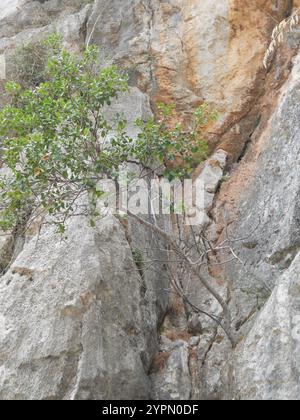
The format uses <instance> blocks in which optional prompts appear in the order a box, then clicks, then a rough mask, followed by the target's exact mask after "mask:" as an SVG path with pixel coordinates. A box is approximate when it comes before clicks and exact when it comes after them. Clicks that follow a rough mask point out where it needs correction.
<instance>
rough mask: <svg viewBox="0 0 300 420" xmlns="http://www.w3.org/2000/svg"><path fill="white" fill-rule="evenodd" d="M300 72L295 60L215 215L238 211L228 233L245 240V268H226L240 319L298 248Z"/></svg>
mask: <svg viewBox="0 0 300 420" xmlns="http://www.w3.org/2000/svg"><path fill="white" fill-rule="evenodd" d="M299 74H300V61H299V56H298V57H297V58H296V59H295V65H294V69H293V72H292V75H291V77H290V79H289V81H288V82H287V83H286V84H285V86H284V87H283V89H282V94H281V96H280V97H279V100H278V107H277V109H276V111H275V112H274V115H273V117H272V118H271V120H270V121H269V124H268V126H267V127H266V129H265V131H264V132H263V134H262V135H261V136H259V137H258V138H255V137H254V140H253V145H252V147H251V149H250V150H249V153H248V155H247V157H246V158H245V160H244V162H242V164H241V165H240V166H239V169H238V170H237V171H235V172H234V173H233V175H232V177H231V179H230V180H229V181H228V182H227V183H225V185H224V187H223V189H222V191H221V194H220V197H219V201H218V207H217V208H216V211H215V213H216V217H220V218H221V220H222V221H223V218H222V216H224V209H225V210H226V211H225V213H226V214H227V216H228V218H229V221H231V220H233V219H234V218H235V217H236V213H238V217H239V221H238V222H235V223H233V224H232V226H231V228H230V231H231V233H232V235H233V236H234V237H236V238H239V237H240V238H241V237H242V238H246V239H245V240H244V241H243V243H242V244H237V249H238V252H239V255H240V257H241V259H242V260H243V261H245V265H244V266H242V265H241V264H233V265H232V266H230V267H228V270H227V277H228V280H230V281H231V283H232V287H233V293H234V298H235V300H236V301H238V304H237V310H238V316H239V317H240V320H242V318H243V317H246V316H247V315H248V314H249V312H251V310H252V309H253V307H257V305H258V307H260V306H261V305H262V304H263V303H264V302H265V300H266V299H267V298H268V296H269V295H270V293H271V291H272V289H273V288H274V286H275V285H276V282H277V279H278V278H279V276H280V275H281V273H282V271H283V270H285V269H287V268H288V267H289V266H290V264H291V262H292V261H293V259H294V257H295V255H296V254H297V252H298V250H299V246H300V203H299V190H300V179H299V170H298V169H299V165H300V142H299V140H300V137H299V133H300V106H299V99H300V96H299V86H300V85H299ZM251 233H252V234H251Z"/></svg>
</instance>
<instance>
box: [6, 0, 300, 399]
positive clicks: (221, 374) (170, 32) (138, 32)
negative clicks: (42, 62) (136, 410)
mask: <svg viewBox="0 0 300 420" xmlns="http://www.w3.org/2000/svg"><path fill="white" fill-rule="evenodd" d="M295 4H296V3H295ZM297 5H299V1H298V2H297ZM17 6H19V7H18V8H17ZM291 6H292V2H291V1H290V0H279V1H278V0H271V1H269V2H266V1H265V0H258V1H256V2H253V0H203V1H202V0H201V1H199V0H166V1H159V0H122V1H121V0H96V1H91V4H90V5H88V4H87V1H85V0H61V1H57V0H48V1H30V0H29V1H26V2H25V1H24V2H22V1H11V0H10V1H4V0H2V1H1V5H0V54H1V57H2V56H3V55H4V56H5V57H6V59H7V64H8V66H7V72H8V73H7V76H8V77H9V72H10V67H9V59H10V56H11V53H12V52H13V51H14V50H15V48H16V47H18V46H20V45H22V44H24V43H26V42H28V41H33V42H36V41H39V40H40V39H42V38H44V37H46V36H47V34H49V33H51V32H53V30H58V31H60V32H62V33H63V35H64V40H65V43H66V45H67V46H68V48H70V49H72V50H74V51H80V48H81V47H82V45H83V44H84V43H87V42H89V43H96V44H97V45H99V46H100V47H101V48H102V53H101V57H102V60H103V62H104V63H108V62H116V63H118V64H120V65H122V66H124V67H126V69H127V71H128V73H129V80H130V84H131V85H132V89H131V91H130V93H129V94H128V95H125V96H124V97H123V98H121V101H120V102H119V104H116V105H115V107H116V108H117V109H118V110H125V111H126V113H127V116H128V118H129V120H130V132H131V133H132V134H133V135H134V134H136V131H135V129H134V127H133V125H132V120H133V117H135V116H142V117H144V118H146V117H147V116H149V115H151V108H152V110H153V111H155V101H157V100H165V101H167V102H176V105H177V112H178V118H179V119H182V118H183V119H187V118H188V116H189V114H190V112H191V109H192V108H193V107H194V106H195V105H196V104H199V103H202V102H203V101H207V102H209V103H210V104H211V105H213V106H214V107H216V108H217V109H218V110H219V112H220V114H221V116H220V119H219V121H218V122H217V123H216V124H215V126H214V127H209V128H208V131H209V134H210V138H209V139H210V144H211V148H212V150H217V153H216V155H215V156H213V157H212V158H211V159H210V160H209V161H208V162H206V164H205V165H204V166H201V167H199V168H198V170H197V171H196V174H195V177H197V176H200V177H202V178H205V179H206V181H207V182H206V200H205V215H206V223H207V224H210V227H209V230H208V232H207V234H208V235H210V236H211V237H212V238H213V239H215V240H218V239H219V237H220V239H219V240H222V238H224V232H223V235H222V231H223V228H224V221H225V220H226V222H227V223H228V224H229V225H230V226H229V228H230V233H231V234H232V235H233V236H234V237H244V238H245V237H247V238H246V239H245V240H244V241H243V244H239V245H237V252H238V254H239V255H240V257H241V258H242V259H243V260H244V261H245V262H246V264H245V266H244V267H242V266H241V265H237V264H234V265H231V266H230V267H227V270H213V273H212V274H213V275H214V278H213V279H212V281H213V282H214V285H215V287H217V288H218V290H219V291H220V293H221V294H222V295H223V296H224V297H228V300H229V301H230V307H231V309H232V312H233V319H234V325H235V326H236V329H237V330H239V333H240V342H239V346H238V348H237V350H236V351H232V349H231V347H230V345H229V342H228V340H227V339H226V338H225V337H224V334H223V332H222V331H220V329H219V328H217V327H216V325H215V324H214V323H213V322H212V321H210V320H208V319H206V318H204V317H201V318H199V319H194V318H193V316H192V314H191V313H189V312H188V311H185V309H186V308H184V305H183V304H182V302H178V301H176V300H175V299H174V298H173V297H171V296H170V294H169V292H170V284H169V278H168V272H167V270H166V266H165V264H164V263H163V262H161V263H157V264H156V265H155V266H153V264H151V265H150V267H147V269H145V270H143V272H142V271H141V269H140V268H138V267H137V266H136V265H135V264H134V258H133V255H134V253H135V252H136V251H141V250H143V251H144V253H145V257H147V258H148V259H149V260H150V259H154V260H159V259H161V257H162V253H163V252H164V251H162V250H163V249H164V245H163V244H162V243H161V240H160V239H159V238H158V237H157V236H156V235H154V234H153V232H149V231H147V230H145V229H144V228H141V227H140V226H138V225H137V224H136V223H135V222H133V221H131V220H127V219H123V220H121V221H118V220H116V219H114V218H112V217H109V218H105V219H104V220H102V221H100V222H99V223H98V225H97V228H96V229H95V230H93V229H91V228H89V227H88V225H87V223H86V221H84V220H82V219H76V221H72V222H70V225H69V228H68V238H67V239H66V240H60V239H59V238H58V237H57V236H56V234H55V233H54V232H53V230H52V229H51V228H50V229H49V228H47V229H42V231H41V235H40V236H39V237H38V236H37V235H36V232H34V228H33V229H31V231H30V232H28V235H27V237H26V239H25V243H24V240H23V239H22V238H14V239H16V242H15V247H14V249H12V246H11V245H12V242H10V241H12V238H4V237H2V236H0V270H1V269H3V268H5V267H4V266H6V265H7V262H9V260H10V259H8V256H10V257H11V256H13V260H12V264H11V265H10V266H9V267H8V271H7V272H6V273H5V274H4V275H1V277H0V398H3V399H18V398H20V399H55V398H57V399H116V398H122V399H125V398H128V399H139V398H145V399H147V398H157V399H163V398H166V399H185V398H191V399H260V398H264V399H276V398H279V399H292V398H295V399H299V366H300V361H299V360H298V356H297V354H298V353H299V348H298V347H299V346H298V343H299V340H298V336H299V334H298V326H299V315H298V312H297V311H298V310H299V308H298V306H299V285H298V273H299V269H300V261H299V243H300V230H299V225H300V220H299V218H300V216H299V209H300V203H299V190H300V188H299V163H300V161H299V155H300V151H299V144H300V142H299V132H300V126H299V121H300V118H299V117H300V108H299V99H300V96H299V86H300V85H299V75H300V58H298V59H297V60H296V63H295V65H294V70H293V74H292V75H291V77H290V79H289V80H288V82H287V83H286V84H285V85H284V86H283V87H282V89H281V92H280V94H279V89H280V87H281V86H282V84H283V82H284V80H285V79H286V78H287V76H288V74H289V67H288V66H287V65H285V64H287V63H289V62H290V55H291V54H290V52H289V50H288V48H286V46H285V47H284V51H283V50H281V53H280V54H278V55H277V56H276V58H275V60H274V66H273V68H272V69H271V71H270V72H269V74H266V72H265V70H263V69H262V65H261V63H262V57H263V54H264V51H265V48H266V46H267V43H268V38H269V35H270V32H271V30H272V28H273V26H274V19H275V20H280V19H281V18H283V17H284V16H286V15H287V14H288V12H289V11H290V9H291ZM294 43H295V46H296V47H298V45H299V42H298V41H297V39H295V40H294ZM1 102H2V98H1ZM136 114H137V115H136ZM270 115H271V118H270ZM267 121H268V124H267V123H266V122H267ZM227 156H228V157H229V159H228V163H229V165H231V164H232V163H233V162H236V163H235V165H233V166H230V167H229V169H230V170H231V171H230V173H229V176H230V178H229V180H228V181H226V182H224V183H223V185H222V187H221V191H219V186H220V181H221V180H222V179H223V178H222V177H223V171H224V169H225V164H226V157H227ZM240 160H241V162H240ZM216 161H217V164H216ZM223 180H224V179H223ZM237 218H238V220H239V221H238V223H233V221H234V220H236V219H237ZM258 222H259V223H258ZM162 223H164V221H162ZM166 228H168V226H167V225H166ZM253 228H256V229H255V232H253V234H252V235H250V236H249V233H250V232H251V231H253ZM5 271H6V270H5ZM182 280H183V281H186V282H187V283H186V284H187V292H189V294H190V295H191V296H192V299H193V301H194V302H195V304H197V305H199V306H201V307H203V308H204V309H207V310H208V311H211V312H213V313H215V314H218V315H220V314H221V312H220V307H219V305H218V304H217V303H216V302H215V301H214V299H212V297H211V296H209V295H208V294H207V292H205V291H204V290H203V288H202V287H200V286H199V284H198V283H197V282H194V281H192V279H182ZM175 309H177V310H178V312H177V313H176V314H175V315H174V313H175V312H176V310H175ZM162 327H167V328H171V331H165V332H163V331H162V330H163V328H162ZM157 331H161V333H160V336H159V335H158V333H157ZM191 334H193V337H191ZM168 337H169V338H168Z"/></svg>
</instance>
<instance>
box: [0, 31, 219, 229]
mask: <svg viewBox="0 0 300 420" xmlns="http://www.w3.org/2000/svg"><path fill="white" fill-rule="evenodd" d="M43 47H44V48H45V49H46V50H47V51H48V53H47V60H46V65H45V68H44V70H43V72H41V74H43V77H44V78H45V81H44V82H42V83H40V84H38V86H34V87H30V88H28V89H26V88H24V87H23V86H21V85H20V84H19V83H16V82H11V83H8V84H7V85H6V90H7V93H8V95H9V96H10V103H9V104H8V105H7V106H5V107H4V108H3V109H2V110H1V112H0V139H1V160H2V162H3V163H4V165H5V166H6V167H7V168H8V170H9V175H8V176H7V175H6V176H2V177H1V178H0V228H1V229H3V230H8V229H11V228H12V227H13V226H14V225H15V224H16V223H17V222H18V217H19V215H20V214H23V213H24V212H25V213H26V212H27V211H28V210H27V209H28V208H32V209H33V210H36V209H39V208H42V209H44V210H45V211H46V212H48V213H49V214H50V215H51V216H52V218H53V221H54V223H56V224H57V226H58V229H59V230H60V231H61V232H63V231H64V227H65V222H66V220H67V219H68V218H69V217H71V216H73V215H77V214H87V215H89V216H91V220H93V217H94V216H97V211H96V206H95V205H93V203H94V204H95V202H96V201H97V199H98V198H99V197H100V196H101V194H102V192H101V191H99V190H98V187H97V185H98V182H99V180H101V179H103V177H108V178H112V179H114V178H115V177H116V176H117V174H118V171H119V168H120V167H121V166H122V165H124V164H126V162H128V161H129V160H130V159H134V160H135V161H138V162H140V163H141V164H144V165H145V164H151V162H157V161H158V162H159V163H160V164H161V165H163V164H164V163H165V162H167V161H170V160H172V159H175V157H177V156H179V157H180V158H181V159H182V162H183V164H181V165H180V169H179V170H177V169H176V170H172V171H169V170H168V169H167V170H166V175H168V176H169V177H170V178H174V177H176V176H184V175H186V174H189V173H190V172H191V170H192V167H193V164H194V163H195V156H196V158H197V162H198V163H199V161H201V160H202V159H203V158H204V157H205V154H206V150H207V145H206V142H205V141H204V139H203V127H204V126H205V124H206V123H207V122H208V121H209V120H210V119H213V118H216V115H215V114H214V113H209V111H208V108H207V107H206V106H202V107H200V108H198V109H197V110H196V112H195V114H194V116H193V120H194V121H193V124H192V126H191V127H190V128H187V129H186V128H184V127H183V126H182V125H181V124H175V125H174V126H172V125H171V123H170V119H171V115H172V111H173V107H172V106H170V105H168V106H167V105H163V104H160V105H159V111H160V114H161V120H160V121H158V122H156V120H155V119H154V118H153V119H150V120H149V121H147V122H144V121H142V120H137V122H136V125H137V127H138V128H139V129H140V134H139V136H138V139H136V140H134V139H133V138H131V137H130V136H129V135H128V133H127V130H126V128H127V121H126V120H125V118H124V117H123V116H122V115H114V118H111V117H112V116H110V118H109V120H108V118H107V116H106V115H107V114H108V112H107V109H109V106H110V105H111V102H112V101H113V100H114V99H115V98H117V96H118V95H119V94H120V93H122V92H125V91H127V89H128V85H127V80H126V77H125V76H124V75H123V74H122V73H120V72H119V70H118V69H117V68H116V67H115V66H109V67H105V68H103V67H102V68H101V69H100V70H99V65H98V60H97V57H98V50H97V48H96V47H94V46H90V47H87V48H86V50H85V51H84V53H83V55H82V57H80V58H78V57H76V56H74V55H73V54H71V53H70V52H68V51H67V50H66V49H64V48H63V47H62V45H61V39H60V37H59V36H58V35H53V36H51V37H50V38H49V39H48V40H47V41H46V42H45V43H44V44H43ZM36 82H37V81H36ZM105 110H106V112H105ZM83 195H85V196H88V197H89V198H90V203H89V205H83V204H82V203H81V201H80V198H81V197H82V196H83Z"/></svg>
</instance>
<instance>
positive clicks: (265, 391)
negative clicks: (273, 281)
mask: <svg viewBox="0 0 300 420" xmlns="http://www.w3.org/2000/svg"><path fill="white" fill-rule="evenodd" d="M299 272H300V254H298V255H297V257H296V258H295V260H294V261H293V263H292V264H291V266H290V268H289V269H288V270H287V271H286V272H285V273H284V274H283V275H282V276H281V277H280V279H279V281H278V286H276V288H275V290H274V291H273V293H272V296H271V298H270V299H269V300H268V302H267V303H266V305H265V307H264V309H263V310H262V311H261V313H260V315H259V316H258V318H257V320H256V321H255V323H254V326H253V328H252V329H251V331H250V333H249V334H248V336H247V337H246V339H245V341H244V342H243V343H242V344H241V345H240V346H239V348H238V349H237V352H236V354H235V356H234V358H233V361H232V365H233V380H234V383H235V394H234V395H235V398H236V399H243V400H298V399H299V395H300V380H299V378H300V277H299Z"/></svg>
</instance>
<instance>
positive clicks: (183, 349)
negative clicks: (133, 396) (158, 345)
mask: <svg viewBox="0 0 300 420" xmlns="http://www.w3.org/2000/svg"><path fill="white" fill-rule="evenodd" d="M160 356H161V357H162V359H164V358H165V360H164V362H163V364H162V365H158V366H154V367H155V372H154V373H152V374H151V375H150V378H151V380H152V383H153V390H152V394H151V396H152V399H154V400H189V399H190V395H191V376H190V371H189V348H188V344H187V343H186V342H184V341H177V342H175V343H172V347H171V351H169V352H168V351H165V352H164V353H161V355H160ZM158 357H159V356H158Z"/></svg>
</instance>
